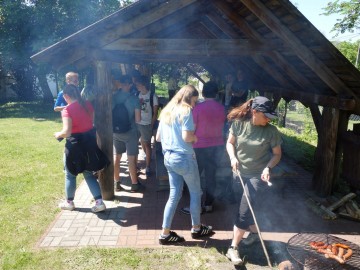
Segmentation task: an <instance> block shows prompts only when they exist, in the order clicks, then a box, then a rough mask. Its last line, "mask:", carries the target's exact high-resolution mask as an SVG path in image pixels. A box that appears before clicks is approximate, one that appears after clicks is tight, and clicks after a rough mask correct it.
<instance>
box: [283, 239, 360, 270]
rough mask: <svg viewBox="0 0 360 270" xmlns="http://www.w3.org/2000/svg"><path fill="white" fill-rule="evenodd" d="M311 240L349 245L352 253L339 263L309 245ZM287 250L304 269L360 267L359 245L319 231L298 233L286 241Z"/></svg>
mask: <svg viewBox="0 0 360 270" xmlns="http://www.w3.org/2000/svg"><path fill="white" fill-rule="evenodd" d="M311 242H323V243H325V244H327V245H331V244H335V243H341V244H343V245H347V246H349V247H350V248H351V249H352V251H353V254H352V256H351V257H350V258H349V259H348V260H346V261H345V263H344V264H340V263H339V262H338V261H336V260H334V259H330V258H326V257H325V255H324V254H321V253H318V252H317V251H316V250H315V249H313V248H311V247H310V243H311ZM287 250H288V252H289V254H290V255H291V257H293V259H294V260H295V261H297V262H298V263H300V264H302V265H304V268H305V269H311V270H335V269H338V270H343V269H344V270H355V269H357V270H358V269H360V249H359V246H358V245H356V244H354V243H351V242H349V241H347V240H345V239H341V238H338V237H336V236H333V235H329V234H320V233H299V234H297V235H295V236H293V237H292V238H290V240H289V241H288V243H287Z"/></svg>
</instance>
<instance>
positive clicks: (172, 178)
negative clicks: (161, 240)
mask: <svg viewBox="0 0 360 270" xmlns="http://www.w3.org/2000/svg"><path fill="white" fill-rule="evenodd" d="M164 164H165V167H166V169H167V171H168V175H169V185H170V194H169V199H168V201H167V202H166V205H165V209H164V217H163V224H162V228H163V230H162V235H168V234H169V233H170V228H171V224H172V220H173V218H174V214H175V211H176V208H177V206H178V204H179V201H180V199H181V196H182V189H183V186H184V179H183V177H182V176H181V175H179V174H178V173H176V172H175V171H173V167H174V165H175V166H178V161H177V160H176V157H174V154H172V153H170V152H166V153H165V155H164Z"/></svg>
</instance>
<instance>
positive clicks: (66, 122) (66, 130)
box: [54, 117, 72, 139]
mask: <svg viewBox="0 0 360 270" xmlns="http://www.w3.org/2000/svg"><path fill="white" fill-rule="evenodd" d="M62 121H63V128H62V130H61V131H59V132H55V133H54V136H55V138H56V139H59V138H67V137H69V136H70V135H71V129H72V120H71V118H70V117H63V118H62Z"/></svg>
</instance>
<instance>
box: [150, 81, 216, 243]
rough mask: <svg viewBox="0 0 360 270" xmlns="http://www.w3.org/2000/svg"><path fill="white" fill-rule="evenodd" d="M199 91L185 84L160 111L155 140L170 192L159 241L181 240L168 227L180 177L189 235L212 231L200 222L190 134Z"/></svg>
mask: <svg viewBox="0 0 360 270" xmlns="http://www.w3.org/2000/svg"><path fill="white" fill-rule="evenodd" d="M198 96H199V92H198V91H197V90H196V88H195V87H194V86H192V85H185V86H184V87H182V88H181V89H180V90H179V92H177V93H176V95H175V96H174V97H173V98H172V99H171V100H170V102H169V103H168V104H167V105H166V107H165V108H164V109H163V110H162V111H161V114H160V123H159V128H158V131H157V134H156V139H157V141H161V145H162V149H163V153H164V164H165V167H166V169H167V171H168V174H169V184H170V194H169V199H168V201H167V203H166V205H165V209H164V218H163V224H162V232H161V234H160V237H159V243H160V244H161V245H165V244H173V243H177V242H183V241H185V239H184V237H182V236H179V235H178V234H177V233H175V232H174V231H171V230H170V228H171V223H172V220H173V217H174V214H175V211H176V208H177V206H178V203H179V201H180V198H181V196H182V191H183V186H184V181H185V182H186V184H187V186H188V189H189V193H190V214H191V223H192V228H191V236H192V238H199V237H203V236H208V235H213V234H214V232H213V230H212V227H211V226H206V225H202V224H201V222H200V212H201V195H202V191H201V186H200V175H199V171H198V165H197V162H196V158H195V153H194V149H193V147H192V144H193V143H194V142H196V141H197V138H196V136H195V135H194V131H195V126H194V121H193V116H192V108H193V107H194V106H195V103H196V101H197V99H198Z"/></svg>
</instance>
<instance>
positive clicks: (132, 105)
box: [112, 90, 140, 130]
mask: <svg viewBox="0 0 360 270" xmlns="http://www.w3.org/2000/svg"><path fill="white" fill-rule="evenodd" d="M123 102H125V107H126V109H127V110H128V113H129V118H130V123H131V130H134V129H136V124H135V109H138V110H140V101H139V98H138V97H136V96H134V95H131V94H130V93H129V92H125V91H122V90H118V91H116V92H115V93H114V94H113V97H112V109H114V107H115V106H116V105H117V104H119V103H123Z"/></svg>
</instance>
